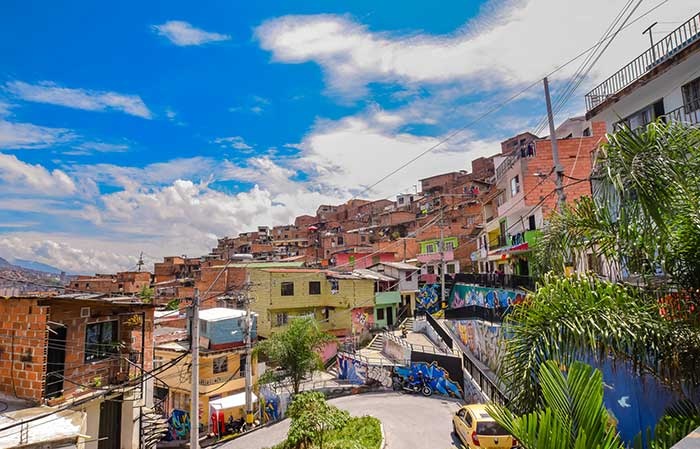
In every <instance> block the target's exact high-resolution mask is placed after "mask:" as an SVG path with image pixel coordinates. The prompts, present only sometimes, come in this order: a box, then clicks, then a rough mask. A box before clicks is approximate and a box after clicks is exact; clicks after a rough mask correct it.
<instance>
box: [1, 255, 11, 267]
mask: <svg viewBox="0 0 700 449" xmlns="http://www.w3.org/2000/svg"><path fill="white" fill-rule="evenodd" d="M11 265H12V264H11V263H10V262H8V261H6V260H5V259H3V258H2V257H0V267H9V266H11Z"/></svg>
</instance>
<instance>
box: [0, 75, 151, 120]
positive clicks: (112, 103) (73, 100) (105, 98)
mask: <svg viewBox="0 0 700 449" xmlns="http://www.w3.org/2000/svg"><path fill="white" fill-rule="evenodd" d="M5 89H6V90H7V91H8V92H10V93H11V94H13V95H15V96H16V97H18V98H21V99H22V100H24V101H31V102H35V103H46V104H53V105H57V106H64V107H67V108H74V109H82V110H85V111H106V110H115V111H120V112H123V113H125V114H129V115H133V116H136V117H141V118H145V119H150V118H152V117H153V114H152V113H151V111H150V110H149V109H148V107H147V106H146V104H145V103H144V102H143V100H142V99H141V97H139V96H138V95H128V94H120V93H117V92H109V91H96V90H88V89H72V88H68V87H61V86H59V85H57V84H55V83H52V82H49V81H42V82H40V83H38V84H29V83H25V82H23V81H10V82H9V83H7V84H6V85H5Z"/></svg>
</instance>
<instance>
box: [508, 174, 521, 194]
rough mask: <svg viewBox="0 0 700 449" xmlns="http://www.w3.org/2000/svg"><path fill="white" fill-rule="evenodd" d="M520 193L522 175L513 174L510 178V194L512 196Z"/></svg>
mask: <svg viewBox="0 0 700 449" xmlns="http://www.w3.org/2000/svg"><path fill="white" fill-rule="evenodd" d="M518 193H520V177H519V176H518V175H515V176H513V179H511V180H510V196H511V198H512V197H514V196H515V195H517V194H518Z"/></svg>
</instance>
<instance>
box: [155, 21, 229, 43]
mask: <svg viewBox="0 0 700 449" xmlns="http://www.w3.org/2000/svg"><path fill="white" fill-rule="evenodd" d="M153 30H154V31H155V32H156V33H158V34H159V35H161V36H164V37H166V38H167V39H168V40H170V42H172V43H173V44H175V45H178V46H180V47H185V46H189V45H202V44H206V43H208V42H220V41H227V40H230V39H231V36H229V35H227V34H219V33H213V32H210V31H204V30H201V29H199V28H195V27H193V26H192V25H191V24H189V23H187V22H183V21H181V20H170V21H168V22H165V23H164V24H162V25H153Z"/></svg>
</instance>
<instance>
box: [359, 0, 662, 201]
mask: <svg viewBox="0 0 700 449" xmlns="http://www.w3.org/2000/svg"><path fill="white" fill-rule="evenodd" d="M639 1H640V3H641V0H639ZM668 1H669V0H663V1H662V2H661V3H659V4H658V5H656V6H655V7H653V8H651V9H650V10H649V11H647V12H645V13H644V14H642V15H641V16H639V17H638V18H636V19H635V20H634V21H632V22H630V23H629V24H628V25H627V26H631V25H632V24H633V23H635V22H637V21H638V20H641V19H642V18H643V17H645V16H646V15H647V14H649V13H651V12H652V11H654V10H655V9H657V8H659V7H660V6H661V5H663V4H664V3H666V2H668ZM637 6H639V5H637ZM635 10H636V7H635ZM633 12H634V11H633ZM625 28H626V27H625ZM625 28H621V29H620V30H618V32H619V31H621V30H622V29H625ZM616 35H617V33H616V34H615V35H614V36H616ZM614 36H613V38H614ZM599 45H600V42H596V43H595V44H594V45H592V46H591V47H589V48H587V49H586V50H584V51H583V52H581V53H579V54H578V55H576V56H574V57H573V58H571V59H569V60H568V61H566V62H565V63H564V64H562V65H560V66H559V67H557V68H556V69H554V70H552V71H550V72H548V73H546V74H544V75H543V76H541V77H540V78H538V80H537V81H534V82H532V83H530V84H528V85H527V86H526V87H524V88H523V89H521V90H519V91H518V92H516V93H515V94H514V95H511V96H510V97H508V98H507V99H506V100H504V101H502V102H500V103H498V104H497V105H496V106H494V107H492V108H490V109H488V110H487V111H486V112H484V113H483V114H481V115H479V116H478V117H477V118H475V119H474V120H471V121H470V122H468V123H467V124H465V125H463V126H461V127H459V128H457V129H456V130H455V131H453V132H452V133H450V134H449V135H447V137H445V138H443V139H441V140H439V141H438V142H437V143H435V144H434V145H432V146H430V147H428V148H427V149H426V150H424V151H422V152H421V153H419V154H418V155H416V156H414V157H413V158H411V159H409V160H408V161H406V162H404V163H403V164H401V165H400V166H399V167H397V168H396V169H394V170H392V171H391V172H389V173H387V174H386V175H384V176H383V177H381V178H380V179H379V180H378V181H376V182H374V183H372V184H370V185H369V186H368V187H366V188H365V189H364V190H362V191H361V192H360V194H359V195H357V196H362V195H364V194H365V193H366V192H368V191H370V190H371V189H372V188H374V187H376V186H377V185H379V184H380V183H382V182H384V181H385V180H386V179H388V178H390V177H391V176H393V175H395V174H396V173H398V172H399V171H401V170H403V169H404V168H406V167H407V166H409V165H411V164H412V163H413V162H415V161H417V160H418V159H420V158H422V157H423V156H425V155H426V154H428V153H430V152H432V151H434V150H435V149H437V148H438V147H439V146H441V145H443V144H444V143H446V142H447V141H449V140H450V139H452V138H453V137H455V136H457V135H458V134H460V133H462V132H463V131H464V130H466V129H467V128H468V127H470V126H472V125H474V124H476V123H477V122H479V121H481V120H483V119H484V118H486V117H487V116H488V115H490V114H492V113H493V112H495V111H497V110H499V109H501V108H503V107H504V106H505V105H507V104H508V103H510V102H512V101H513V100H515V99H517V98H518V97H520V96H521V95H523V94H524V93H525V92H527V91H528V90H529V89H531V88H532V87H534V86H536V85H538V84H539V83H540V80H541V79H542V78H545V77H549V76H551V75H553V74H555V73H557V72H559V71H560V70H562V69H564V68H565V67H567V66H568V65H569V64H571V63H573V62H574V61H576V60H577V59H579V58H580V57H581V56H583V55H585V54H587V53H588V52H590V51H591V50H592V49H594V48H596V47H598V46H599ZM453 110H454V109H453Z"/></svg>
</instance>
